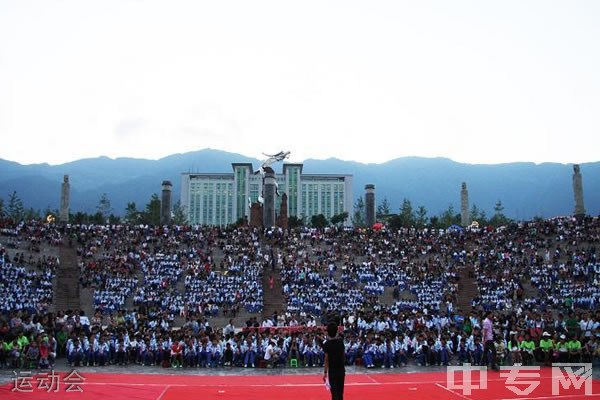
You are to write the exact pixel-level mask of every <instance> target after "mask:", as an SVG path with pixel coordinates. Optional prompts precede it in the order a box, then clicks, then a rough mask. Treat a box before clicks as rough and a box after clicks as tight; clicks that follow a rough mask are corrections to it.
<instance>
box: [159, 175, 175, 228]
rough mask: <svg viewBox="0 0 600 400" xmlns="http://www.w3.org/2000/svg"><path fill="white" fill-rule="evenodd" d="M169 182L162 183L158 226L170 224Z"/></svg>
mask: <svg viewBox="0 0 600 400" xmlns="http://www.w3.org/2000/svg"><path fill="white" fill-rule="evenodd" d="M172 187H173V185H172V184H171V181H163V183H162V197H161V203H160V224H161V225H169V224H170V223H171V188H172Z"/></svg>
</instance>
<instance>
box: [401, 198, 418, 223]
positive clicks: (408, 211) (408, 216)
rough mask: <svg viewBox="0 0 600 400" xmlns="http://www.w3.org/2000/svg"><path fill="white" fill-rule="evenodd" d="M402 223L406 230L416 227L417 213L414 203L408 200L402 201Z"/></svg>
mask: <svg viewBox="0 0 600 400" xmlns="http://www.w3.org/2000/svg"><path fill="white" fill-rule="evenodd" d="M400 223H401V224H402V226H403V227H405V228H409V227H411V226H414V225H415V212H414V211H413V207H412V203H411V202H410V200H409V199H407V198H404V200H402V206H401V207H400Z"/></svg>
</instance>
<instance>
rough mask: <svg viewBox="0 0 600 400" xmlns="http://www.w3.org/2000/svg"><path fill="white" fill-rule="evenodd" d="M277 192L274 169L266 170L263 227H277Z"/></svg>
mask: <svg viewBox="0 0 600 400" xmlns="http://www.w3.org/2000/svg"><path fill="white" fill-rule="evenodd" d="M276 191H277V180H276V179H275V171H273V169H272V168H270V167H267V168H265V176H264V178H263V198H264V201H265V202H264V204H263V227H264V228H271V227H273V226H275V224H276V220H275V196H276Z"/></svg>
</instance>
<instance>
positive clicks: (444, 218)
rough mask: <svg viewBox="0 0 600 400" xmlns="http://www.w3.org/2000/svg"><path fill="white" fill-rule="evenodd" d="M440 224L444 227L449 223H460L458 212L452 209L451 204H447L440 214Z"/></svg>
mask: <svg viewBox="0 0 600 400" xmlns="http://www.w3.org/2000/svg"><path fill="white" fill-rule="evenodd" d="M440 225H441V227H442V228H444V229H445V228H448V227H449V226H451V225H460V214H457V213H456V212H455V211H454V206H453V205H452V204H450V205H448V209H446V211H444V212H443V213H442V215H440Z"/></svg>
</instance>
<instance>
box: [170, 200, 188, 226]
mask: <svg viewBox="0 0 600 400" xmlns="http://www.w3.org/2000/svg"><path fill="white" fill-rule="evenodd" d="M171 222H172V223H173V224H174V225H186V224H187V215H185V208H184V207H183V206H182V205H181V200H177V201H176V202H175V204H174V205H173V218H172V219H171Z"/></svg>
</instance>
